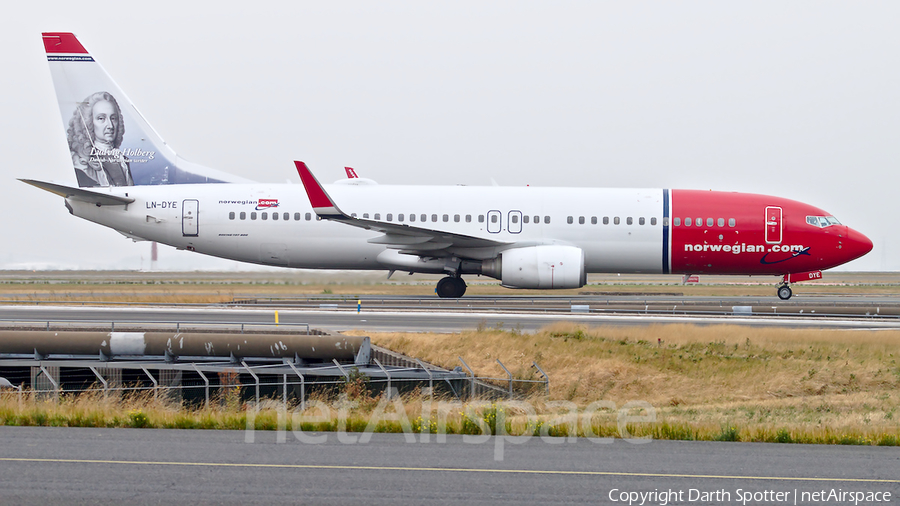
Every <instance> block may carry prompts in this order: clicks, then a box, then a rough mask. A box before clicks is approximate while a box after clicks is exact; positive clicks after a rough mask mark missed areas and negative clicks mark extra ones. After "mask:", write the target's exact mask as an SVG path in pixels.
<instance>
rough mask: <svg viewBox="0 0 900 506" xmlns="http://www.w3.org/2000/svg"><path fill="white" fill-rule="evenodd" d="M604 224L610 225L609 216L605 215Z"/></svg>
mask: <svg viewBox="0 0 900 506" xmlns="http://www.w3.org/2000/svg"><path fill="white" fill-rule="evenodd" d="M603 224H604V225H609V216H604V217H603Z"/></svg>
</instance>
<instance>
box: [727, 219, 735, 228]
mask: <svg viewBox="0 0 900 506" xmlns="http://www.w3.org/2000/svg"><path fill="white" fill-rule="evenodd" d="M728 226H729V227H733V226H734V218H728Z"/></svg>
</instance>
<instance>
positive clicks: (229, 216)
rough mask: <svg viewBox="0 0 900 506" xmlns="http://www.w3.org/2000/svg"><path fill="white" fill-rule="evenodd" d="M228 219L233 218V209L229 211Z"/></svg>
mask: <svg viewBox="0 0 900 506" xmlns="http://www.w3.org/2000/svg"><path fill="white" fill-rule="evenodd" d="M228 219H229V220H233V219H234V211H231V212H230V213H228Z"/></svg>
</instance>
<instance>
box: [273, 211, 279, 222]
mask: <svg viewBox="0 0 900 506" xmlns="http://www.w3.org/2000/svg"><path fill="white" fill-rule="evenodd" d="M272 219H273V220H276V221H277V220H278V213H272Z"/></svg>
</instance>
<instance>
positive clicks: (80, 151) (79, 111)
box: [66, 91, 134, 187]
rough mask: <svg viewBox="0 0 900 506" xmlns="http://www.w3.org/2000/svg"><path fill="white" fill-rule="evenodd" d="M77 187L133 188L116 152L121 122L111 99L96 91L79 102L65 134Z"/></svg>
mask: <svg viewBox="0 0 900 506" xmlns="http://www.w3.org/2000/svg"><path fill="white" fill-rule="evenodd" d="M66 133H67V135H68V140H69V151H70V153H71V155H72V164H73V165H74V166H75V175H76V176H77V177H78V186H80V187H86V186H133V185H134V180H133V178H132V176H131V168H130V167H129V164H128V160H127V159H126V158H125V155H124V154H123V153H122V151H121V150H120V149H119V148H120V146H121V145H122V138H123V136H124V135H125V120H124V118H123V117H122V110H121V109H120V108H119V104H118V102H116V99H115V97H113V96H112V95H111V94H110V93H107V92H105V91H98V92H96V93H92V94H91V95H89V96H88V97H87V98H86V99H84V101H82V102H79V103H78V106H77V107H76V108H75V111H74V113H73V114H72V117H71V118H70V119H69V126H68V128H67V130H66Z"/></svg>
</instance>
